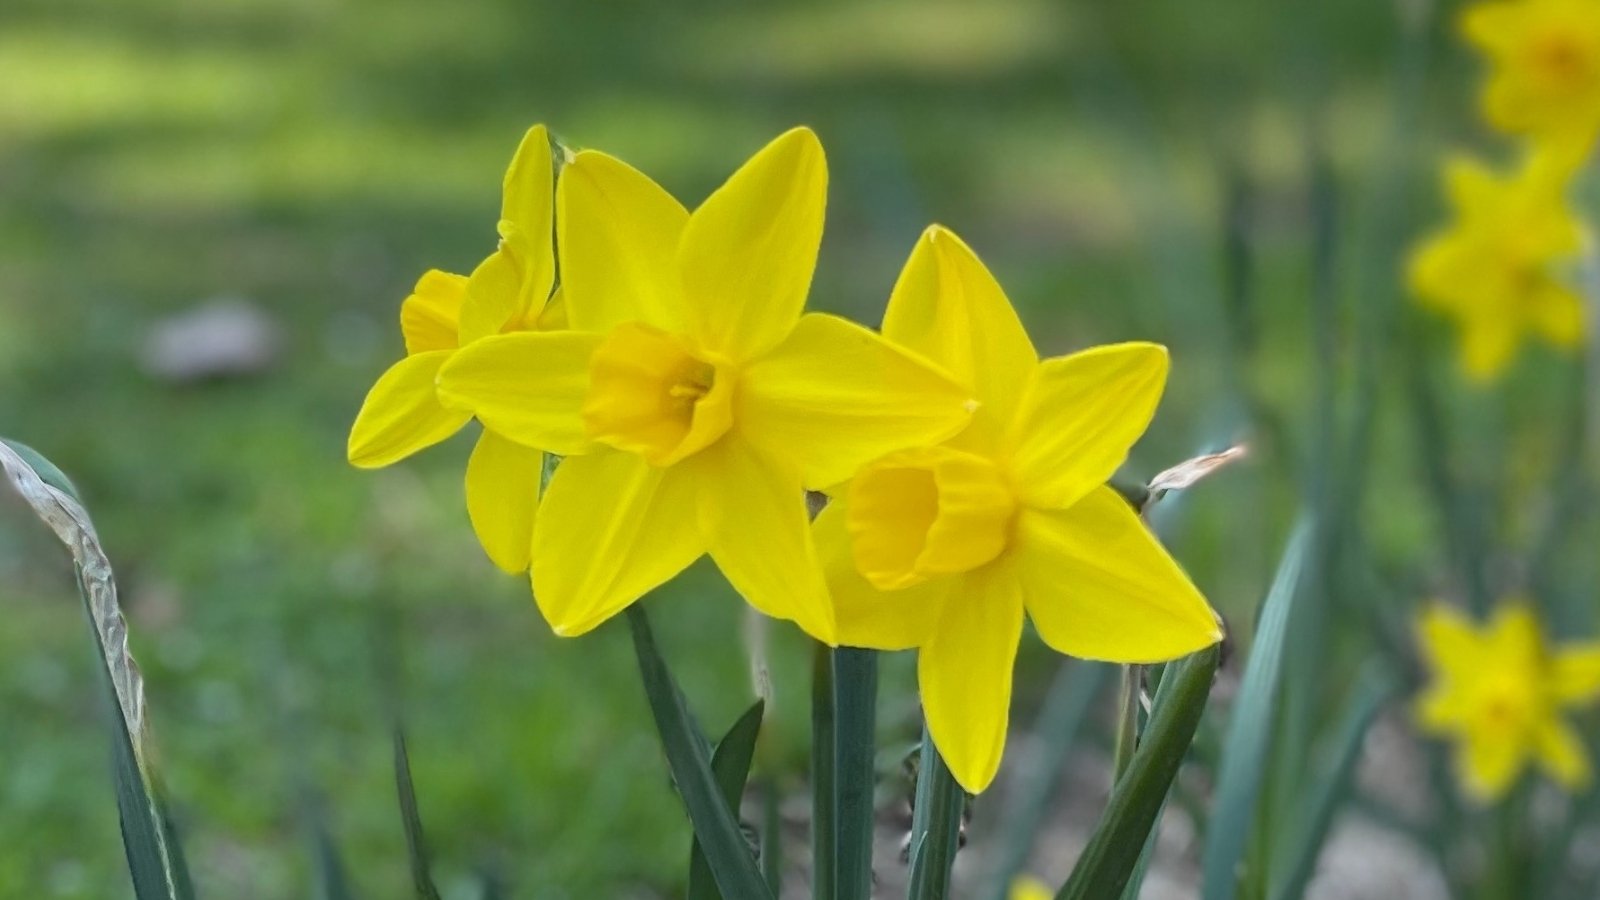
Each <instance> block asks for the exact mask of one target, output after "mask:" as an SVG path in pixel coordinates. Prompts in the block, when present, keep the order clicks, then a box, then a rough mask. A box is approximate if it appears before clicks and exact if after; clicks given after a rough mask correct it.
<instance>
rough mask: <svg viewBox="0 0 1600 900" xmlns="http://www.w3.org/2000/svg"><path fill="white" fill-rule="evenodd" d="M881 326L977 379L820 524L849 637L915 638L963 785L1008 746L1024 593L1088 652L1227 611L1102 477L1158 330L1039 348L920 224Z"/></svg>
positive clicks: (1165, 646) (1198, 623)
mask: <svg viewBox="0 0 1600 900" xmlns="http://www.w3.org/2000/svg"><path fill="white" fill-rule="evenodd" d="M883 330H884V335H885V337H888V338H889V339H890V340H893V341H896V342H898V343H899V344H901V345H903V346H905V347H908V348H910V349H911V350H914V351H916V352H918V353H921V354H923V355H925V356H927V357H928V358H929V359H932V360H933V361H934V362H937V363H939V364H941V365H943V366H945V367H946V368H947V369H949V370H950V371H951V372H952V373H953V374H954V375H955V376H956V377H957V378H958V379H960V380H961V381H963V382H964V383H965V384H967V385H969V386H971V388H972V389H973V392H974V393H975V394H976V396H977V398H978V400H979V402H980V404H981V405H980V407H979V409H978V411H977V413H976V414H975V415H974V417H973V421H972V424H971V425H969V426H968V427H967V428H966V429H964V430H963V431H962V432H961V433H960V434H958V435H956V436H955V437H954V438H953V439H951V440H949V441H947V442H945V443H943V444H937V445H922V446H911V447H909V448H907V449H901V450H897V451H895V452H893V453H889V454H887V455H884V456H881V457H879V458H877V459H876V460H874V461H873V462H871V463H869V464H867V465H866V466H865V467H863V468H862V469H861V470H860V471H859V472H858V473H856V475H855V477H854V478H853V479H852V480H851V481H850V482H849V484H848V485H847V486H845V487H843V488H841V489H838V490H835V491H831V492H830V493H831V494H833V502H832V503H830V504H829V505H828V507H827V508H826V509H824V510H823V512H822V514H821V515H820V516H818V517H817V520H816V523H815V530H816V533H817V543H818V547H819V550H820V552H821V554H822V563H823V566H824V568H825V570H826V572H827V576H828V584H829V587H830V588H831V590H832V594H833V597H834V601H835V605H836V607H837V609H838V617H839V636H840V641H841V643H845V644H851V645H856V646H863V647H873V648H878V649H884V650H896V649H904V648H911V647H916V648H920V654H919V657H918V680H919V682H920V686H921V690H922V702H923V706H924V709H925V712H926V716H927V721H928V729H929V733H930V735H931V736H932V738H933V741H934V743H935V745H936V746H937V747H938V748H939V751H940V753H941V754H942V755H943V756H944V758H945V761H946V762H947V763H948V765H949V766H950V770H951V772H952V774H954V775H955V777H956V780H957V781H959V782H960V783H961V785H962V787H964V788H966V789H967V790H968V791H970V792H974V793H976V792H978V791H981V790H983V789H984V788H986V787H988V785H989V783H990V782H991V781H992V780H993V778H994V776H995V773H996V771H997V770H998V768H999V765H1000V757H1001V753H1002V751H1003V748H1004V745H1005V737H1006V724H1007V712H1008V709H1009V707H1010V700H1011V679H1012V663H1013V661H1014V660H1015V657H1016V652H1017V644H1018V640H1019V638H1020V637H1021V634H1022V622H1023V611H1024V609H1025V608H1026V610H1027V613H1028V615H1029V616H1030V617H1031V618H1032V619H1033V623H1034V625H1035V627H1036V628H1037V629H1038V631H1039V633H1040V635H1041V636H1042V637H1043V638H1044V640H1045V642H1046V643H1047V644H1049V645H1050V646H1052V647H1054V648H1055V649H1057V650H1059V651H1061V652H1063V653H1068V654H1071V655H1073V656H1078V657H1082V658H1085V659H1099V660H1112V661H1117V662H1154V661H1158V660H1167V659H1173V658H1175V657H1179V656H1183V655H1185V654H1188V653H1192V652H1194V651H1196V650H1199V649H1201V648H1202V647H1205V646H1207V645H1210V644H1212V643H1215V642H1216V641H1218V640H1221V638H1222V629H1221V626H1220V625H1219V624H1218V620H1217V617H1216V615H1215V613H1213V612H1212V611H1211V608H1210V607H1209V606H1208V605H1207V604H1206V601H1205V598H1204V597H1202V596H1201V595H1200V592H1199V591H1198V590H1196V588H1195V586H1194V585H1193V584H1192V583H1191V582H1190V581H1189V578H1188V576H1187V575H1185V574H1184V572H1183V570H1182V569H1180V568H1179V567H1178V565H1177V563H1176V562H1174V561H1173V560H1172V558H1171V557H1170V556H1168V555H1167V552H1166V551H1165V550H1164V549H1162V547H1161V545H1160V544H1159V543H1158V542H1157V541H1156V539H1155V537H1154V536H1152V535H1151V533H1150V532H1149V530H1147V529H1146V528H1145V526H1144V523H1142V522H1141V521H1140V520H1139V517H1138V516H1137V515H1136V514H1135V513H1134V511H1133V510H1132V509H1130V508H1129V506H1128V504H1127V502H1126V501H1124V500H1123V498H1122V497H1121V496H1120V495H1118V494H1117V492H1116V491H1114V490H1112V489H1111V488H1109V487H1107V486H1106V484H1105V482H1106V480H1107V479H1108V478H1110V477H1111V475H1112V473H1114V472H1115V471H1116V470H1117V467H1118V466H1120V465H1121V464H1122V462H1123V460H1124V459H1125V458H1126V456H1127V454H1128V450H1129V448H1130V447H1131V446H1132V445H1133V443H1134V441H1136V440H1137V439H1138V438H1139V436H1140V435H1141V434H1143V433H1144V430H1145V428H1146V426H1147V425H1148V424H1149V422H1150V419H1151V417H1152V416H1153V415H1154V413H1155V409H1156V404H1157V402H1158V401H1159V399H1160V397H1161V392H1162V389H1163V387H1164V386H1165V383H1166V376H1167V351H1166V349H1165V348H1164V347H1161V346H1159V345H1156V344H1145V343H1129V344H1116V345H1111V346H1104V347H1095V348H1093V349H1090V350H1085V351H1083V352H1080V353H1075V354H1072V355H1070V356H1065V357H1058V358H1054V359H1048V360H1045V361H1043V362H1040V360H1039V356H1038V354H1037V352H1035V350H1034V348H1033V344H1032V342H1031V341H1030V340H1029V339H1028V335H1027V333H1026V332H1025V331H1024V330H1023V328H1022V324H1021V322H1020V321H1019V320H1018V319H1017V315H1016V312H1015V310H1013V309H1012V307H1011V303H1010V301H1009V300H1007V299H1006V296H1005V294H1004V293H1003V292H1002V291H1001V289H1000V286H999V285H998V284H997V283H996V282H995V280H994V277H993V276H992V275H990V274H989V271H988V270H987V269H986V268H985V267H984V265H983V263H982V262H981V261H979V259H978V257H977V256H976V255H975V254H974V253H973V252H972V250H971V249H969V248H968V247H967V245H966V244H964V243H963V242H962V241H961V240H960V238H958V237H956V236H955V235H954V234H952V233H951V232H949V231H946V230H944V229H943V228H939V227H934V228H930V229H928V231H927V232H925V233H924V234H923V236H922V238H921V240H920V241H919V242H918V243H917V246H916V248H915V249H914V250H913V251H912V254H911V258H910V260H909V261H908V262H907V263H906V267H905V270H904V271H903V272H902V273H901V275H900V279H899V282H898V283H897V284H896V285H895V289H894V293H893V296H892V297H891V299H890V301H889V309H888V313H887V317H886V318H885V320H884V326H883Z"/></svg>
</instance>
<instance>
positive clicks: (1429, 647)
mask: <svg viewBox="0 0 1600 900" xmlns="http://www.w3.org/2000/svg"><path fill="white" fill-rule="evenodd" d="M1418 634H1419V638H1420V642H1421V645H1422V651H1423V654H1424V656H1425V657H1426V659H1427V662H1428V665H1429V668H1430V669H1431V671H1432V675H1433V679H1432V681H1431V682H1430V683H1429V685H1428V687H1427V689H1426V691H1425V692H1424V693H1423V694H1422V696H1421V698H1419V700H1418V704H1417V714H1418V718H1419V720H1420V722H1421V725H1422V727H1423V729H1424V730H1425V731H1428V732H1430V733H1432V734H1436V735H1440V736H1443V737H1446V738H1449V739H1450V740H1452V741H1454V742H1455V744H1456V757H1457V761H1458V769H1459V771H1460V775H1461V778H1462V781H1463V783H1464V784H1465V786H1466V789H1467V791H1468V792H1469V793H1470V794H1471V795H1473V796H1474V797H1477V798H1479V799H1481V800H1494V799H1497V798H1499V797H1500V796H1501V795H1503V794H1504V793H1505V792H1506V790H1507V789H1509V788H1510V787H1511V785H1512V784H1513V783H1514V782H1515V781H1516V779H1517V776H1519V775H1520V774H1521V773H1522V771H1523V770H1524V769H1525V768H1526V767H1527V766H1528V765H1529V764H1530V763H1533V764H1537V765H1538V766H1539V767H1540V768H1542V769H1543V770H1544V771H1545V772H1547V773H1549V775H1550V776H1551V777H1552V778H1554V779H1555V780H1556V781H1557V782H1559V783H1560V784H1561V785H1562V786H1564V787H1567V788H1576V787H1580V786H1582V785H1584V784H1586V783H1587V782H1588V780H1589V777H1590V774H1589V760H1588V754H1587V752H1586V751H1585V749H1584V746H1583V743H1582V741H1581V739H1580V738H1579V736H1578V733H1577V732H1576V731H1575V730H1574V729H1573V728H1572V726H1570V725H1569V724H1567V722H1566V721H1565V720H1564V719H1563V718H1562V715H1561V713H1562V711H1563V710H1564V709H1566V708H1568V707H1572V706H1577V705H1580V704H1584V703H1588V702H1590V701H1593V700H1595V699H1596V698H1600V642H1594V641H1591V642H1586V643H1582V644H1577V645H1574V646H1571V647H1563V648H1552V647H1549V646H1547V645H1546V643H1545V640H1544V637H1543V636H1542V635H1541V633H1540V630H1539V622H1538V620H1537V619H1536V618H1535V616H1534V614H1533V611H1532V610H1531V609H1529V607H1528V606H1526V605H1525V604H1523V603H1520V602H1508V603H1506V604H1504V605H1502V606H1501V608H1500V609H1499V610H1498V611H1497V612H1496V613H1495V616H1494V618H1493V619H1492V620H1491V621H1490V622H1488V623H1487V624H1485V625H1483V626H1482V627H1478V626H1477V625H1475V624H1474V623H1473V622H1472V621H1471V620H1470V619H1468V618H1466V617H1465V616H1463V615H1462V614H1461V613H1460V612H1458V611H1456V610H1454V609H1452V608H1450V607H1448V606H1444V605H1442V604H1441V605H1435V606H1433V607H1432V608H1430V609H1429V610H1427V611H1426V612H1424V613H1423V615H1422V617H1421V619H1420V621H1419V624H1418Z"/></svg>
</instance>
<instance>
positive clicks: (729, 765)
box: [685, 700, 767, 900]
mask: <svg viewBox="0 0 1600 900" xmlns="http://www.w3.org/2000/svg"><path fill="white" fill-rule="evenodd" d="M766 708H767V704H766V701H763V700H757V701H756V702H755V703H754V704H753V705H751V707H750V708H749V709H747V710H745V711H744V715H742V716H740V717H739V718H738V719H737V720H736V721H734V723H733V727H732V728H729V729H728V733H727V734H725V735H723V736H722V740H720V741H718V742H717V746H716V749H714V750H712V751H711V774H712V776H713V777H714V778H715V779H716V781H717V790H718V791H720V792H721V793H722V800H723V802H724V803H726V804H727V805H728V811H729V812H731V813H733V815H734V817H735V818H737V817H738V815H739V801H740V800H742V799H744V786H745V783H746V782H748V781H749V780H750V763H751V762H752V761H753V760H754V759H755V755H756V737H757V736H759V735H760V734H761V716H762V713H764V712H765V711H766ZM685 900H724V898H723V897H722V894H721V893H720V892H719V891H718V890H717V882H716V879H715V878H713V877H712V875H711V864H710V863H709V862H707V861H706V854H705V851H703V850H701V849H700V841H699V839H696V840H695V841H694V846H693V847H691V848H690V850H689V890H688V892H687V893H686V895H685ZM726 900H732V898H726Z"/></svg>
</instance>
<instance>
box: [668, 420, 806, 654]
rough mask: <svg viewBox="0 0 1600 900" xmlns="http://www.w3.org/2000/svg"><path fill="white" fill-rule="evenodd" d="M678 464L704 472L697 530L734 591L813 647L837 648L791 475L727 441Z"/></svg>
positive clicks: (796, 475) (795, 475)
mask: <svg viewBox="0 0 1600 900" xmlns="http://www.w3.org/2000/svg"><path fill="white" fill-rule="evenodd" d="M690 463H692V465H690ZM681 465H684V466H686V467H688V468H692V469H694V470H696V471H699V472H702V473H705V474H704V475H703V476H702V478H701V482H700V484H701V487H700V518H699V520H700V529H701V531H702V533H703V534H704V535H705V539H706V544H707V549H708V550H709V551H710V553H711V558H712V559H713V560H715V561H716V564H717V567H718V568H719V569H721V570H722V574H723V575H725V576H727V579H728V581H729V583H731V584H732V585H733V587H734V589H735V590H737V591H738V592H739V594H740V595H741V596H743V597H744V599H745V600H746V601H747V602H748V603H749V604H750V605H751V606H754V607H755V608H756V609H758V610H760V611H761V612H763V613H765V614H767V615H769V616H772V617H773V618H775V619H790V620H793V621H794V622H795V623H796V624H797V625H799V626H800V627H801V629H803V630H804V631H805V632H806V633H807V634H810V635H811V636H812V637H814V638H816V639H817V640H819V641H823V642H825V643H829V644H833V643H837V639H836V632H837V627H836V625H835V618H834V612H833V605H832V604H831V603H830V602H829V599H828V588H827V585H826V584H825V583H824V581H823V580H822V567H821V565H820V563H819V562H818V560H817V552H816V547H815V545H814V544H813V543H812V540H811V530H810V522H808V521H807V518H806V505H805V496H804V494H803V493H802V492H801V488H800V472H799V470H798V469H796V468H793V467H792V466H790V465H789V464H787V463H786V462H784V461H783V460H781V459H777V458H773V457H770V456H767V455H766V454H764V453H762V452H761V451H760V450H758V449H757V448H755V447H752V446H750V445H749V444H746V443H744V442H742V441H740V440H738V439H737V438H734V437H728V438H724V439H723V440H721V441H719V442H718V443H716V444H714V445H713V446H711V447H708V448H706V449H705V450H702V451H701V452H700V453H698V454H696V455H695V456H693V457H691V458H690V461H689V462H688V463H685V464H681Z"/></svg>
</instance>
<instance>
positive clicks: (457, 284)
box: [400, 269, 467, 353]
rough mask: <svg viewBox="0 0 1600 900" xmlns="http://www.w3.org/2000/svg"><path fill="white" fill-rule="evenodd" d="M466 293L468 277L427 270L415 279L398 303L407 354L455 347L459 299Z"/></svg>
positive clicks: (459, 307) (462, 298)
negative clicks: (407, 293) (406, 294)
mask: <svg viewBox="0 0 1600 900" xmlns="http://www.w3.org/2000/svg"><path fill="white" fill-rule="evenodd" d="M466 296H467V279H466V276H463V275H454V274H451V273H450V272H442V271H440V270H438V269H429V270H428V271H427V272H425V273H423V275H422V277H421V278H419V279H417V286H416V287H414V288H412V289H411V296H409V297H407V298H406V299H405V301H404V302H403V303H401V304H400V333H401V334H402V335H404V336H405V339H406V352H407V353H427V352H428V351H430V350H454V349H455V348H456V346H457V344H458V341H457V339H456V331H457V325H458V323H459V322H460V319H461V302H462V300H464V299H465V298H466Z"/></svg>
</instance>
